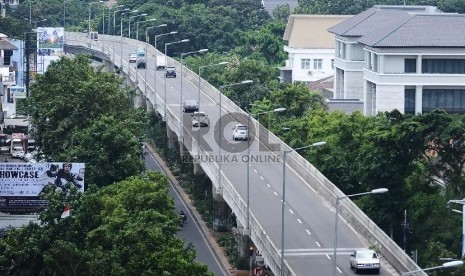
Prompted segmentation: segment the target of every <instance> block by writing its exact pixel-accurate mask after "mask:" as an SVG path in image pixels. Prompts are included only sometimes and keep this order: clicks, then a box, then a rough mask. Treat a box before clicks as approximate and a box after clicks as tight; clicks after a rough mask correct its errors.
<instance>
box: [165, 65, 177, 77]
mask: <svg viewBox="0 0 465 276" xmlns="http://www.w3.org/2000/svg"><path fill="white" fill-rule="evenodd" d="M165 78H176V68H174V67H171V66H168V67H166V72H165Z"/></svg>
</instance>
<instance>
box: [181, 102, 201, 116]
mask: <svg viewBox="0 0 465 276" xmlns="http://www.w3.org/2000/svg"><path fill="white" fill-rule="evenodd" d="M182 111H183V112H184V113H192V112H196V111H199V103H198V102H197V101H196V100H184V103H183V106H182Z"/></svg>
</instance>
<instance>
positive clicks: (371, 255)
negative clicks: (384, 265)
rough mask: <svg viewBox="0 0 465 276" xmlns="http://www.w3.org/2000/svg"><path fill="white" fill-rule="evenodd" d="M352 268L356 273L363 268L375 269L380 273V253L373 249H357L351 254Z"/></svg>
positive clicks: (364, 269)
mask: <svg viewBox="0 0 465 276" xmlns="http://www.w3.org/2000/svg"><path fill="white" fill-rule="evenodd" d="M350 268H353V269H354V270H355V273H358V272H360V271H362V270H363V271H366V270H373V271H374V272H376V273H379V270H380V268H381V264H380V262H379V258H378V254H377V253H376V252H375V251H374V250H371V249H357V250H355V251H354V253H352V254H351V255H350Z"/></svg>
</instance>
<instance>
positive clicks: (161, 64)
mask: <svg viewBox="0 0 465 276" xmlns="http://www.w3.org/2000/svg"><path fill="white" fill-rule="evenodd" d="M156 62H157V64H156V69H157V70H165V67H166V61H165V56H157V60H156Z"/></svg>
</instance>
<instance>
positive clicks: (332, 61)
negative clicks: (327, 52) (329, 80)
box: [331, 58, 334, 69]
mask: <svg viewBox="0 0 465 276" xmlns="http://www.w3.org/2000/svg"><path fill="white" fill-rule="evenodd" d="M331 69H334V59H333V58H332V59H331Z"/></svg>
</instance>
